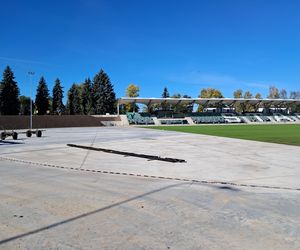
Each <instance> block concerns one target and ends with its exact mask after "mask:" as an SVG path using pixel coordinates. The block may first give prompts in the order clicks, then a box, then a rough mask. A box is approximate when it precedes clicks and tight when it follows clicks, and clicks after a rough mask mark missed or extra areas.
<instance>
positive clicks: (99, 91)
mask: <svg viewBox="0 0 300 250" xmlns="http://www.w3.org/2000/svg"><path fill="white" fill-rule="evenodd" d="M93 82H94V84H93V103H94V111H95V114H106V113H110V114H112V113H115V104H116V94H115V92H114V89H113V85H112V84H111V82H110V79H109V77H108V75H107V74H106V73H105V72H104V71H103V70H102V69H101V70H100V72H99V73H98V74H97V75H95V77H94V81H93Z"/></svg>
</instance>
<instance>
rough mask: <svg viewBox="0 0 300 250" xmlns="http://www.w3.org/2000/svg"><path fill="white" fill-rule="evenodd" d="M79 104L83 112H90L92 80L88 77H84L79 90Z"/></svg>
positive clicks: (91, 105) (91, 106)
mask: <svg viewBox="0 0 300 250" xmlns="http://www.w3.org/2000/svg"><path fill="white" fill-rule="evenodd" d="M81 106H82V112H83V114H85V115H87V114H91V113H92V108H93V98H92V82H91V80H90V78H87V79H85V81H84V84H83V87H82V92H81Z"/></svg>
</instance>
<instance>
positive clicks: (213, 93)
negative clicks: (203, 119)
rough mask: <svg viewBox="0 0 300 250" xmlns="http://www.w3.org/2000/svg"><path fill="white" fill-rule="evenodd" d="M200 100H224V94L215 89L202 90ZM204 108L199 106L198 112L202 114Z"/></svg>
mask: <svg viewBox="0 0 300 250" xmlns="http://www.w3.org/2000/svg"><path fill="white" fill-rule="evenodd" d="M199 98H223V95H222V92H221V91H220V90H218V89H214V88H206V89H202V90H201V92H200V95H199ZM218 108H220V107H218ZM203 109H204V107H203V106H202V105H199V106H198V110H197V111H198V112H202V111H203Z"/></svg>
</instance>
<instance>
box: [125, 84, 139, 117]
mask: <svg viewBox="0 0 300 250" xmlns="http://www.w3.org/2000/svg"><path fill="white" fill-rule="evenodd" d="M139 91H140V88H139V87H138V86H137V85H135V84H133V83H131V84H129V85H128V87H127V89H126V96H127V97H138V96H139ZM138 110H139V107H138V106H137V105H136V104H131V103H128V104H126V105H125V111H126V112H133V111H138Z"/></svg>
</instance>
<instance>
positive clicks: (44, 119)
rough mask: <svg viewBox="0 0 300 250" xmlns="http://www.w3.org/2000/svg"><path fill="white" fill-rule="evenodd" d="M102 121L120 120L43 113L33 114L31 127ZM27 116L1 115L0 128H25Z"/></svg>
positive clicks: (54, 126)
mask: <svg viewBox="0 0 300 250" xmlns="http://www.w3.org/2000/svg"><path fill="white" fill-rule="evenodd" d="M103 121H120V117H118V116H110V117H105V116H89V115H62V116H59V115H56V116H54V115H45V116H33V125H32V127H33V128H62V127H97V126H103V123H102V122H103ZM27 128H29V116H13V115H12V116H1V115H0V130H4V129H27Z"/></svg>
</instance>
